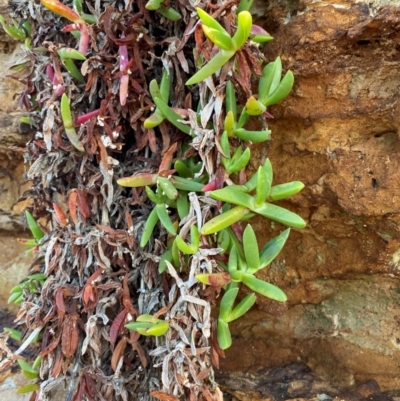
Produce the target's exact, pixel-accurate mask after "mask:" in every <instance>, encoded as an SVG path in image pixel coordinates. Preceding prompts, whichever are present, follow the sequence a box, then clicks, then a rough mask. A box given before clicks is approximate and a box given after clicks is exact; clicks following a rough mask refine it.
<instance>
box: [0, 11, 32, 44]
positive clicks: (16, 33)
mask: <svg viewBox="0 0 400 401" xmlns="http://www.w3.org/2000/svg"><path fill="white" fill-rule="evenodd" d="M0 24H1V25H2V27H3V29H4V31H5V32H6V33H7V34H8V35H10V36H12V37H13V38H14V39H17V40H24V39H25V38H26V33H25V31H24V30H23V29H21V28H18V27H16V26H12V25H8V24H6V21H5V19H4V17H3V16H2V15H0Z"/></svg>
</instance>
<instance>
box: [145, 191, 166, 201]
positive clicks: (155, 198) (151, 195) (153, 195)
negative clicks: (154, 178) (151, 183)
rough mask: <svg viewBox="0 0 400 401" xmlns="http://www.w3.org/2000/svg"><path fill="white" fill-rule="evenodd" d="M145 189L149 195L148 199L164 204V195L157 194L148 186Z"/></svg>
mask: <svg viewBox="0 0 400 401" xmlns="http://www.w3.org/2000/svg"><path fill="white" fill-rule="evenodd" d="M145 191H146V194H147V196H148V197H149V199H150V200H151V201H152V202H154V203H156V204H159V203H162V204H164V203H165V202H164V201H165V197H164V196H160V195H157V194H156V193H155V192H154V191H153V190H152V189H151V188H150V187H146V188H145Z"/></svg>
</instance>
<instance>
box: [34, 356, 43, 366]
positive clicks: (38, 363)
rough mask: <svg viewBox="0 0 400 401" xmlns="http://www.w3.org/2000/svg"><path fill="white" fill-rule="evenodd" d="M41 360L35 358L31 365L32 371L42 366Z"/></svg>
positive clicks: (40, 358)
mask: <svg viewBox="0 0 400 401" xmlns="http://www.w3.org/2000/svg"><path fill="white" fill-rule="evenodd" d="M42 361H43V358H42V357H41V356H38V357H36V359H35V361H34V362H33V364H32V369H39V368H40V365H41V364H42Z"/></svg>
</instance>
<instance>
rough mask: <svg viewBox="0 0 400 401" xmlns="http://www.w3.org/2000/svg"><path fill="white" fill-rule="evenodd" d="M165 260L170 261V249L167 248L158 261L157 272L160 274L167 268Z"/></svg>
mask: <svg viewBox="0 0 400 401" xmlns="http://www.w3.org/2000/svg"><path fill="white" fill-rule="evenodd" d="M166 261H168V262H169V263H172V249H168V250H167V251H165V252H164V253H163V254H162V256H161V258H160V262H159V263H158V272H159V273H160V274H161V273H164V272H165V271H166V270H167V263H166Z"/></svg>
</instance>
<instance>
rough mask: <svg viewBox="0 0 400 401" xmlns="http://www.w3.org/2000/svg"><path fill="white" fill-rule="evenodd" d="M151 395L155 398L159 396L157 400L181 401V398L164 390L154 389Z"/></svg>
mask: <svg viewBox="0 0 400 401" xmlns="http://www.w3.org/2000/svg"><path fill="white" fill-rule="evenodd" d="M150 395H151V396H152V397H154V398H157V400H160V401H179V398H176V397H174V396H173V395H170V394H167V393H164V392H163V391H157V390H155V391H152V392H151V393H150Z"/></svg>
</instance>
